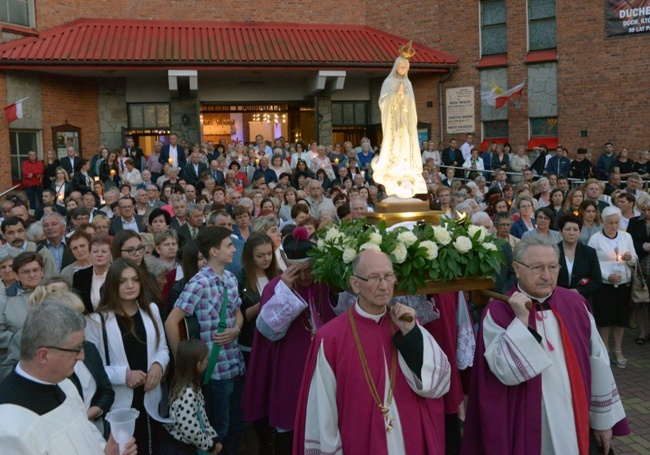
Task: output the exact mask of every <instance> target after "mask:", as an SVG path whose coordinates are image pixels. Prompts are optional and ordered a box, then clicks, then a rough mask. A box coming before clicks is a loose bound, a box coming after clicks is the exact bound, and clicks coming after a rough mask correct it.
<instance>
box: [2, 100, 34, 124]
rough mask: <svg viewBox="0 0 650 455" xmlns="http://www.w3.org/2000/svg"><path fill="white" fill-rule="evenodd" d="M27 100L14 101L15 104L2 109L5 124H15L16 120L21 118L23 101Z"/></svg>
mask: <svg viewBox="0 0 650 455" xmlns="http://www.w3.org/2000/svg"><path fill="white" fill-rule="evenodd" d="M27 98H29V97H27ZM27 98H23V99H22V100H19V101H16V102H15V103H13V104H10V105H9V106H6V107H5V108H4V110H5V116H6V117H7V123H11V122H15V121H16V120H18V119H20V118H23V101H25V100H26V99H27Z"/></svg>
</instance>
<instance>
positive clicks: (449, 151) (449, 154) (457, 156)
mask: <svg viewBox="0 0 650 455" xmlns="http://www.w3.org/2000/svg"><path fill="white" fill-rule="evenodd" d="M440 160H441V161H442V164H443V166H442V167H441V169H440V170H441V171H442V172H445V171H446V169H447V168H446V167H444V166H455V167H458V166H462V165H463V163H464V162H465V161H464V160H463V152H461V151H460V149H458V148H457V143H456V139H452V140H451V141H449V147H447V148H446V149H444V150H443V151H442V154H441V155H440Z"/></svg>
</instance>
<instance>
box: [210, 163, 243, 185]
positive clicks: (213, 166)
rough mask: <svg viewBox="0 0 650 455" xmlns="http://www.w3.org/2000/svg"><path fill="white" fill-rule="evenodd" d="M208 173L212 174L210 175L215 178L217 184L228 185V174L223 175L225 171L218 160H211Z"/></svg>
mask: <svg viewBox="0 0 650 455" xmlns="http://www.w3.org/2000/svg"><path fill="white" fill-rule="evenodd" d="M251 167H252V166H251ZM208 174H210V177H212V178H213V179H214V181H215V182H216V184H217V185H219V186H226V176H225V175H223V171H222V170H221V169H219V162H218V161H217V160H213V161H211V162H210V169H208Z"/></svg>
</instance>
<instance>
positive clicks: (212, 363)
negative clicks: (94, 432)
mask: <svg viewBox="0 0 650 455" xmlns="http://www.w3.org/2000/svg"><path fill="white" fill-rule="evenodd" d="M227 307H228V290H227V289H226V287H225V286H224V288H223V299H222V301H221V315H220V316H219V325H218V326H217V333H223V331H224V330H226V327H227V325H226V308H227ZM220 352H221V345H219V344H215V343H214V342H213V343H212V351H210V360H209V361H208V367H207V368H206V369H205V376H204V377H203V384H204V385H205V384H207V383H208V382H210V378H211V377H212V372H213V371H214V369H215V367H216V366H217V360H218V359H219V353H220Z"/></svg>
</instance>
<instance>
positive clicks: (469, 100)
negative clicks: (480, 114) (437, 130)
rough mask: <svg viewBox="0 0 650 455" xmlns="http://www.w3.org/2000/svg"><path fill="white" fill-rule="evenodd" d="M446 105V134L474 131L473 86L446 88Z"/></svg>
mask: <svg viewBox="0 0 650 455" xmlns="http://www.w3.org/2000/svg"><path fill="white" fill-rule="evenodd" d="M446 107H447V134H463V133H471V132H473V131H474V129H475V127H474V121H475V118H474V87H456V88H448V89H447V94H446Z"/></svg>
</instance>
